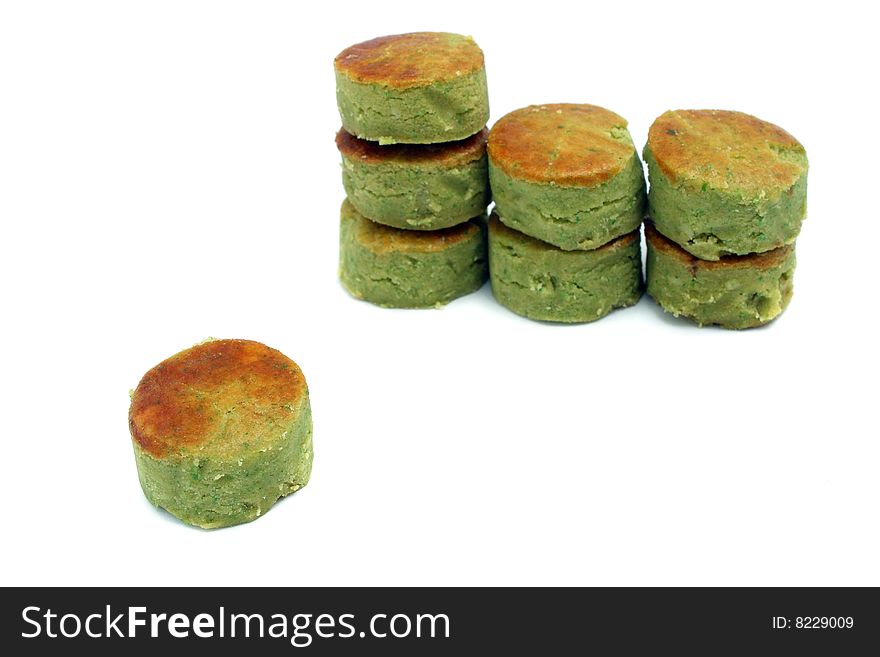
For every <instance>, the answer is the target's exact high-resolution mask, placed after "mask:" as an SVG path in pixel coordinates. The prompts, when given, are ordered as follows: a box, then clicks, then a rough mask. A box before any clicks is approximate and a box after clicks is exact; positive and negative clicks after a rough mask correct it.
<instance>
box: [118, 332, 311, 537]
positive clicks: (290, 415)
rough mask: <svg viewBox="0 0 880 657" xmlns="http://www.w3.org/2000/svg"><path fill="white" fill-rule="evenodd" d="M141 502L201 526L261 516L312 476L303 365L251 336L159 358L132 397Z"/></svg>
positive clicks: (131, 418) (131, 421) (131, 426)
mask: <svg viewBox="0 0 880 657" xmlns="http://www.w3.org/2000/svg"><path fill="white" fill-rule="evenodd" d="M128 424H129V429H130V431H131V437H132V442H133V445H134V454H135V462H136V464H137V470H138V477H139V478H140V482H141V487H142V488H143V490H144V494H145V495H146V496H147V499H148V500H149V501H150V502H152V503H153V504H154V505H156V506H158V507H161V508H163V509H165V510H166V511H168V512H169V513H171V514H172V515H174V516H176V517H177V518H179V519H180V520H182V521H184V522H186V523H189V524H191V525H196V526H198V527H203V528H205V529H210V528H215V527H226V526H228V525H236V524H239V523H243V522H249V521H251V520H254V519H255V518H258V517H259V516H260V515H262V514H263V513H265V512H266V511H267V510H269V508H270V507H271V506H272V505H273V504H274V503H275V502H276V501H277V500H278V499H279V498H281V497H284V496H285V495H289V494H290V493H293V492H295V491H297V490H299V489H300V488H302V487H303V486H305V485H306V484H307V483H308V481H309V475H310V474H311V470H312V414H311V408H310V405H309V391H308V387H307V386H306V380H305V377H304V376H303V373H302V371H301V370H300V368H299V367H298V366H297V364H296V363H294V362H293V361H292V360H290V359H289V358H287V357H286V356H285V355H284V354H282V353H281V352H280V351H276V350H275V349H271V348H269V347H267V346H266V345H264V344H260V343H259V342H252V341H250V340H210V341H207V342H204V343H202V344H199V345H196V346H195V347H192V348H191V349H187V350H185V351H182V352H180V353H179V354H176V355H174V356H172V357H171V358H168V359H167V360H165V361H162V362H161V363H159V364H158V365H156V367H154V368H153V369H151V370H150V371H149V372H147V373H146V374H145V375H144V377H143V378H142V379H141V381H140V383H139V384H138V386H137V388H136V389H135V390H134V392H133V393H132V395H131V407H130V410H129V415H128Z"/></svg>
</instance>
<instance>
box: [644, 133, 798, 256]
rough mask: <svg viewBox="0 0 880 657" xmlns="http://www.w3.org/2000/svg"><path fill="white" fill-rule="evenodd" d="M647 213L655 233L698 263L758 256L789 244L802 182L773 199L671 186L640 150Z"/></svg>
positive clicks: (648, 155) (650, 156)
mask: <svg viewBox="0 0 880 657" xmlns="http://www.w3.org/2000/svg"><path fill="white" fill-rule="evenodd" d="M644 155H645V161H646V162H647V164H648V176H649V179H650V181H651V189H650V193H649V210H648V213H649V214H650V216H651V218H652V219H653V221H654V224H655V226H656V227H657V230H659V231H660V232H661V233H663V234H664V235H665V236H666V237H668V238H669V239H671V240H673V241H674V242H676V243H677V244H679V245H680V246H681V247H682V248H683V249H685V250H686V251H688V252H689V253H691V254H693V255H695V256H697V257H698V258H700V259H702V260H718V259H719V258H722V257H724V256H726V255H747V254H749V253H762V252H764V251H770V250H772V249H776V248H779V247H780V246H783V245H785V244H791V243H792V242H793V241H794V240H795V238H797V236H798V234H799V233H800V230H801V224H802V223H803V220H804V217H805V216H806V208H807V177H806V175H804V176H803V177H802V178H800V179H799V180H798V181H797V182H796V183H795V184H794V185H793V186H792V187H791V188H789V190H788V191H786V192H784V193H782V194H779V195H775V196H770V195H761V194H760V193H759V194H755V195H750V196H746V195H742V194H740V193H737V192H735V191H722V190H717V189H713V188H711V187H709V185H708V184H704V183H699V184H687V183H682V182H679V183H678V184H674V183H672V182H671V181H670V180H669V178H667V176H666V175H665V174H664V173H663V171H662V170H661V169H660V167H659V166H658V165H657V161H656V160H655V159H654V156H653V154H652V153H651V150H650V149H649V148H648V147H645V153H644Z"/></svg>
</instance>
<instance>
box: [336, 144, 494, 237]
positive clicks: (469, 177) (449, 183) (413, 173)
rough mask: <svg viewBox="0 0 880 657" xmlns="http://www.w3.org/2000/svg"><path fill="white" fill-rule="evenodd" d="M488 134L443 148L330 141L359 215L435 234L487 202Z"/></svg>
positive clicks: (474, 213) (482, 208) (478, 210)
mask: <svg viewBox="0 0 880 657" xmlns="http://www.w3.org/2000/svg"><path fill="white" fill-rule="evenodd" d="M487 135H488V130H485V129H484V130H481V131H480V132H478V133H477V134H475V135H473V136H471V137H468V138H467V139H464V140H462V141H456V142H451V143H448V144H429V145H411V144H397V145H391V146H380V145H378V144H377V143H376V142H372V141H366V140H365V139H358V138H357V137H355V136H353V135H351V134H349V133H348V132H346V131H345V130H344V129H343V130H340V131H339V133H338V134H337V135H336V146H337V147H338V148H339V152H340V153H341V154H342V183H343V186H344V187H345V193H346V195H347V196H348V200H349V201H351V204H352V205H353V206H354V207H355V209H357V211H358V212H360V213H361V214H362V215H364V216H365V217H367V218H368V219H371V220H372V221H378V222H379V223H382V224H386V225H388V226H394V227H396V228H406V229H410V230H437V229H439V228H448V227H449V226H454V225H456V224H460V223H462V222H464V221H467V220H468V219H471V218H472V217H476V216H477V215H479V214H482V213H483V212H485V210H486V206H487V205H489V202H490V201H491V195H490V193H489V174H488V171H487V161H486V137H487Z"/></svg>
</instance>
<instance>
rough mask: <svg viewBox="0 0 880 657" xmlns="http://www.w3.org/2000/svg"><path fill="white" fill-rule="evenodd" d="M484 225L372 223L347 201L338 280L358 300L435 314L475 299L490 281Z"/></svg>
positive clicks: (481, 222)
mask: <svg viewBox="0 0 880 657" xmlns="http://www.w3.org/2000/svg"><path fill="white" fill-rule="evenodd" d="M485 232H486V230H485V220H484V219H483V218H482V217H480V218H474V219H471V220H470V221H466V222H464V223H462V224H458V225H456V226H452V227H451V228H444V229H442V230H432V231H426V230H421V231H415V230H401V229H399V228H392V227H391V226H385V225H383V224H378V223H375V222H372V221H370V220H369V219H367V218H366V217H364V216H363V215H362V214H360V213H359V212H358V211H357V210H355V208H354V206H353V205H352V204H351V203H349V202H348V201H347V200H346V201H345V202H344V203H343V204H342V210H341V212H340V226H339V242H340V245H339V250H340V254H339V277H340V279H341V280H342V284H343V285H344V286H345V288H346V289H347V290H348V291H349V293H351V295H352V296H354V297H355V298H357V299H363V300H364V301H369V302H370V303H374V304H376V305H378V306H384V307H387V308H431V307H436V306H442V305H444V304H446V303H449V302H450V301H452V300H453V299H456V298H458V297H461V296H464V295H465V294H470V293H471V292H474V291H476V290H478V289H479V288H480V287H482V285H483V283H485V282H486V278H487V277H488V271H487V269H488V264H487V258H486V236H485Z"/></svg>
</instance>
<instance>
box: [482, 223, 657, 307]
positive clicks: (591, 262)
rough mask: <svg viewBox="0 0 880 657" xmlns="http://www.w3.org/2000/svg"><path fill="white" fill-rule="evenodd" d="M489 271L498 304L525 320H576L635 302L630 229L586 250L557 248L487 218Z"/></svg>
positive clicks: (635, 253)
mask: <svg viewBox="0 0 880 657" xmlns="http://www.w3.org/2000/svg"><path fill="white" fill-rule="evenodd" d="M489 271H490V280H491V282H492V293H493V294H494V295H495V298H496V299H497V300H498V302H499V303H500V304H501V305H503V306H505V307H507V308H509V309H510V310H512V311H513V312H515V313H517V314H519V315H522V316H524V317H528V318H530V319H536V320H543V321H552V322H565V323H581V322H591V321H594V320H597V319H600V318H601V317H604V316H605V315H607V314H608V313H610V312H611V311H612V310H614V309H615V308H624V307H626V306H631V305H633V304H635V303H636V302H637V301H638V300H639V298H640V297H641V294H642V277H641V252H640V236H639V232H638V231H635V232H632V233H629V234H627V235H624V236H622V237H619V238H617V239H616V240H614V241H612V242H610V243H608V244H606V245H604V246H602V247H600V248H598V249H593V250H591V251H563V250H561V249H558V248H556V247H554V246H552V245H550V244H546V243H544V242H541V241H539V240H536V239H534V238H532V237H529V236H528V235H523V234H522V233H519V232H517V231H515V230H512V229H511V228H508V227H507V226H505V225H504V224H503V223H501V221H499V219H498V216H497V215H496V214H494V213H493V215H492V217H491V218H490V220H489Z"/></svg>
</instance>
